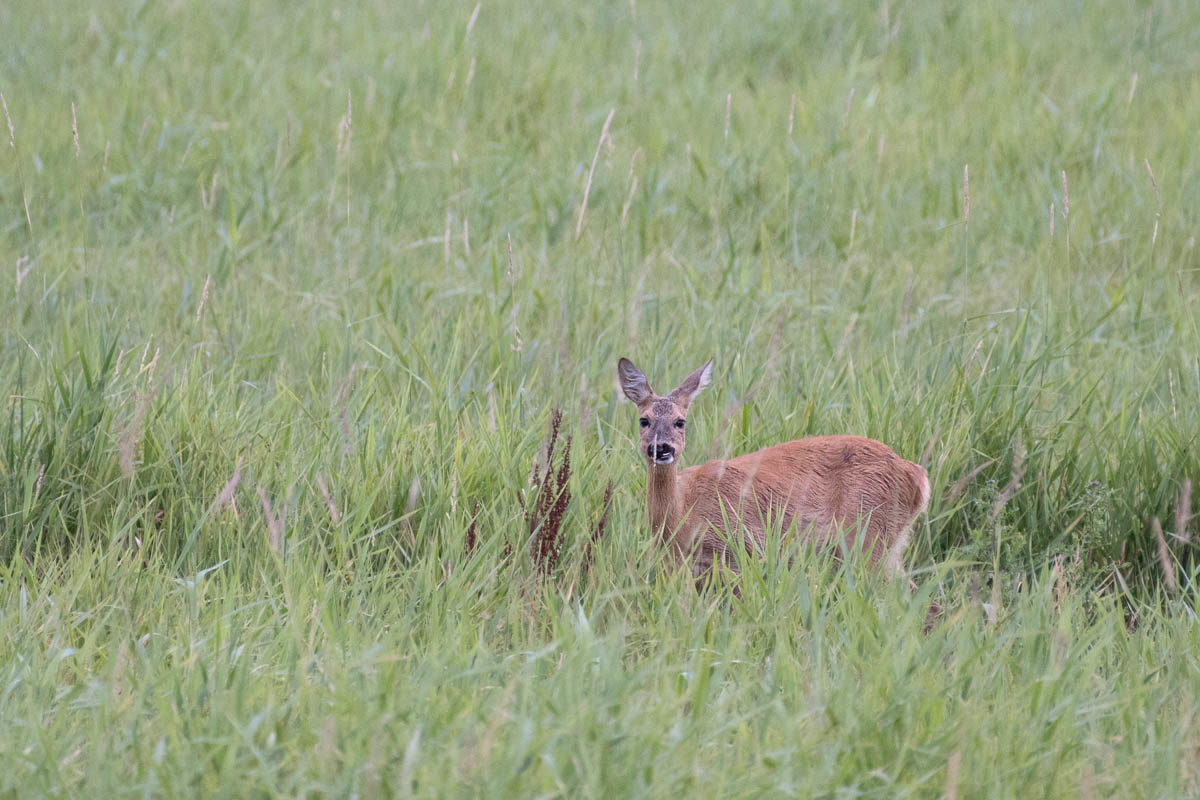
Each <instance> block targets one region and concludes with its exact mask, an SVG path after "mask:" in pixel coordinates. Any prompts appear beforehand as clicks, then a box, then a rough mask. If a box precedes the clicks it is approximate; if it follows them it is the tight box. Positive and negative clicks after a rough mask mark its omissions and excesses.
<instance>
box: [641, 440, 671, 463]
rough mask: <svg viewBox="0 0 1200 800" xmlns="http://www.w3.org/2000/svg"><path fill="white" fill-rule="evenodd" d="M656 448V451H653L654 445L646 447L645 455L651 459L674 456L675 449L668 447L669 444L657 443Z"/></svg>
mask: <svg viewBox="0 0 1200 800" xmlns="http://www.w3.org/2000/svg"><path fill="white" fill-rule="evenodd" d="M657 447H658V450H657V451H656V450H655V445H650V446H649V447H647V448H646V455H647V456H648V457H649V458H651V459H655V458H663V457H664V456H673V455H675V448H674V447H671V445H669V444H665V443H663V442H659V443H658V445H657Z"/></svg>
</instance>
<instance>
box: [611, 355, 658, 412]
mask: <svg viewBox="0 0 1200 800" xmlns="http://www.w3.org/2000/svg"><path fill="white" fill-rule="evenodd" d="M617 380H618V381H619V382H620V384H621V391H623V392H625V396H626V397H628V398H629V399H630V400H632V401H633V402H634V403H636V404H637V405H641V404H642V403H644V402H645V401H646V400H648V399H650V397H652V396H653V395H654V392H653V391H652V390H651V389H650V384H649V383H647V382H646V376H645V375H643V374H642V371H641V370H640V369H638V368H637V367H635V366H634V365H633V362H632V361H630V360H629V359H628V358H622V359H620V360H619V361H617Z"/></svg>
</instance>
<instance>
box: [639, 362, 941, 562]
mask: <svg viewBox="0 0 1200 800" xmlns="http://www.w3.org/2000/svg"><path fill="white" fill-rule="evenodd" d="M711 373H712V359H711V358H710V359H709V360H708V362H707V363H706V364H705V365H704V366H703V367H701V368H700V369H698V370H696V371H695V372H693V373H692V374H691V375H689V376H688V377H687V378H686V379H685V380H684V381H683V383H681V384H679V387H678V388H676V389H675V390H674V391H672V392H671V393H670V394H667V395H657V394H655V393H654V391H653V390H652V389H651V388H650V385H649V384H648V383H647V382H646V376H645V375H643V374H642V372H641V370H639V369H638V368H637V367H635V366H634V365H633V362H631V361H630V360H629V359H627V358H622V359H621V360H620V361H618V362H617V376H618V378H619V379H620V383H621V389H622V390H623V391H624V392H625V396H626V397H628V398H629V399H630V400H632V401H633V402H634V403H635V404H636V405H637V407H638V415H639V423H640V424H641V445H640V447H641V451H642V455H643V456H644V457H645V459H646V466H647V468H648V470H649V476H648V479H647V492H646V494H647V504H648V505H649V510H650V524H651V526H652V528H653V529H654V531H655V533H656V534H658V535H660V536H662V537H663V539H664V541H665V542H667V543H669V544H670V545H671V549H672V550H673V551H674V553H675V554H676V556H677V557H678V558H679V559H680V560H681V561H684V562H686V560H687V559H689V558H692V559H694V561H693V572H694V574H696V575H700V574H702V573H703V572H704V571H706V570H707V569H709V568H710V567H711V566H712V564H713V561H714V560H715V559H721V560H723V561H725V562H726V563H729V562H730V561H731V559H730V557H729V556H730V554H729V553H727V552H726V550H727V546H726V542H727V541H728V536H731V535H732V536H738V537H739V538H740V537H741V536H743V535H744V537H745V539H744V541H745V545H746V548H747V550H748V551H753V550H756V549H759V550H761V548H762V546H763V544H764V543H765V532H764V527H765V526H766V525H767V524H768V523H769V524H774V525H779V526H780V530H781V531H783V532H784V533H787V532H789V531H791V530H792V529H793V526H794V530H795V532H796V533H797V534H798V535H800V536H804V537H807V538H811V539H813V540H814V541H815V543H817V544H822V543H825V542H829V541H831V540H833V538H834V537H835V536H839V535H840V536H842V537H843V538H844V541H846V542H847V543H848V544H850V545H853V544H854V543H855V540H856V537H857V534H858V532H859V530H860V525H861V530H862V533H863V545H864V548H865V550H866V551H867V552H868V553H869V554H870V556H871V560H872V562H873V563H874V564H876V565H878V566H881V567H882V568H883V570H884V571H885V572H886V573H887V574H888V575H890V576H899V575H902V574H903V568H902V566H901V563H900V556H901V554H902V553H903V552H904V547H905V545H906V544H907V543H908V536H909V533H910V531H911V529H912V525H913V522H914V520H916V518H917V515H918V514H920V513H921V512H922V511H924V510H925V507H926V506H927V505H928V503H929V477H928V476H927V475H926V474H925V469H924V468H923V467H921V466H920V465H918V464H914V463H912V462H911V461H905V460H904V459H902V458H900V456H898V455H896V454H895V453H894V452H893V451H892V449H891V448H889V447H888V446H887V445H885V444H883V443H882V442H877V441H875V440H874V439H866V438H864V437H861V436H813V437H811V438H807V439H799V440H797V441H792V442H787V443H785V444H777V445H774V446H773V447H767V448H764V449H762V450H759V451H757V452H755V453H749V454H747V455H744V456H738V457H737V458H731V459H728V460H717V461H709V462H708V463H707V464H704V465H702V466H699V467H689V468H688V469H685V470H682V471H680V470H679V469H677V467H676V465H675V462H676V460H677V459H678V458H679V456H680V455H682V453H683V446H684V428H685V425H686V420H687V415H688V407H689V406H690V405H691V403H692V400H694V399H695V397H696V395H697V394H699V393H700V390H701V389H703V388H704V387H705V386H707V385H708V382H709V377H710V375H711ZM727 526H728V527H730V528H733V530H727ZM739 529H740V531H742V532H743V533H741V534H739Z"/></svg>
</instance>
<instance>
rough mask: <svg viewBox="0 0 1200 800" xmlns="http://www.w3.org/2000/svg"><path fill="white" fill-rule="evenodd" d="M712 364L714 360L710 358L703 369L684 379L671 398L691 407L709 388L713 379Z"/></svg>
mask: <svg viewBox="0 0 1200 800" xmlns="http://www.w3.org/2000/svg"><path fill="white" fill-rule="evenodd" d="M712 363H713V360H712V359H711V358H710V359H709V360H708V361H706V362H704V366H703V367H701V368H700V369H698V370H696V371H695V372H693V373H692V374H691V375H688V376H687V377H686V378H684V379H683V383H681V384H679V386H678V387H677V388H676V389H675V391H673V392H671V397H672V398H674V399H675V401H676V402H679V403H683V404H684V405H690V404H691V402H692V401H693V400H695V399H696V395H698V394H700V390H701V389H703V388H704V387H705V386H708V382H709V380H710V379H711V377H712Z"/></svg>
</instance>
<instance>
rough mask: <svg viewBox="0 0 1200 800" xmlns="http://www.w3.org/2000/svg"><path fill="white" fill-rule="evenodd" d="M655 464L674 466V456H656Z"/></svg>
mask: <svg viewBox="0 0 1200 800" xmlns="http://www.w3.org/2000/svg"><path fill="white" fill-rule="evenodd" d="M654 463H655V464H674V463H675V456H658V457H657V458H655V459H654Z"/></svg>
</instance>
